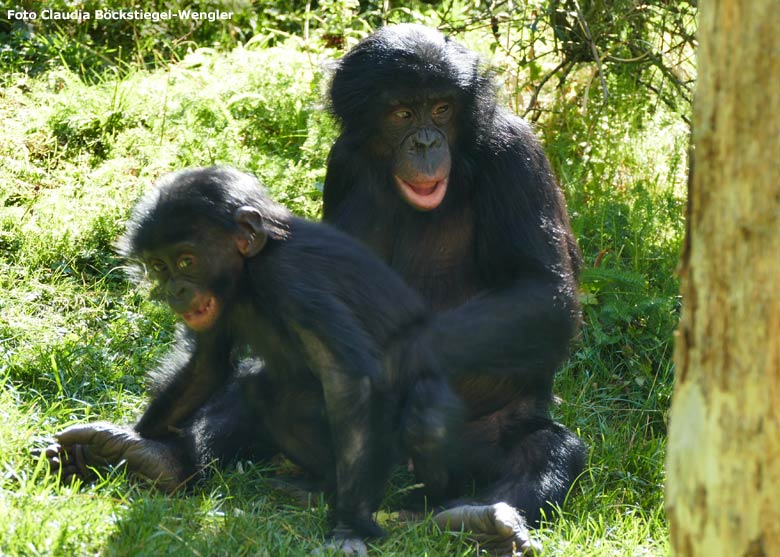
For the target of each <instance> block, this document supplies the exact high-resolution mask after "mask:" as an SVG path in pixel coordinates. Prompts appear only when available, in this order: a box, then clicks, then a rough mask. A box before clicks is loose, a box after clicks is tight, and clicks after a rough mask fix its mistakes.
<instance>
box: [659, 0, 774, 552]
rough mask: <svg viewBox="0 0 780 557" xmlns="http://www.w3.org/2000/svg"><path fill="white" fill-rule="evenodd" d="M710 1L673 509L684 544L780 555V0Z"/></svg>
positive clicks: (699, 95) (705, 7) (677, 543)
mask: <svg viewBox="0 0 780 557" xmlns="http://www.w3.org/2000/svg"><path fill="white" fill-rule="evenodd" d="M699 15H700V28H699V40H700V44H699V78H698V83H697V90H696V97H695V101H694V120H693V122H694V123H693V128H694V135H693V144H694V150H693V166H692V177H691V180H690V182H689V190H690V191H689V200H688V222H687V226H688V233H687V237H686V244H685V248H684V252H683V261H682V297H683V315H682V319H681V321H680V326H679V330H678V335H677V345H676V349H675V363H676V384H675V393H674V400H673V403H672V412H671V424H670V431H669V443H668V455H667V463H666V464H667V475H668V479H667V488H666V510H667V516H668V518H669V523H670V529H671V540H672V547H673V550H674V554H675V555H676V556H677V557H692V556H697V557H699V556H700V557H704V556H706V557H718V556H724V557H726V556H727V557H777V556H780V170H779V169H780V89H779V88H780V5H779V4H778V3H777V1H776V0H712V1H705V2H702V4H701V11H700V14H699Z"/></svg>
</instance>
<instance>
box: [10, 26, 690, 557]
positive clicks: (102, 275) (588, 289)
mask: <svg viewBox="0 0 780 557" xmlns="http://www.w3.org/2000/svg"><path fill="white" fill-rule="evenodd" d="M330 54H332V53H330ZM328 55H329V53H328V52H327V51H323V53H322V55H315V54H312V53H311V52H309V53H305V52H303V51H301V50H300V49H299V48H298V46H296V43H294V42H292V41H290V42H289V43H288V44H280V45H279V46H277V47H275V48H261V45H260V44H259V43H257V44H254V45H252V44H249V45H247V46H245V47H239V48H237V49H234V50H232V51H231V52H229V53H218V52H216V51H214V50H210V49H199V50H194V51H193V52H191V53H190V54H189V55H188V56H186V57H185V58H184V59H183V60H182V61H181V62H179V63H177V64H173V65H170V66H168V67H164V68H160V69H157V70H142V69H136V70H132V71H126V72H124V73H123V75H122V76H121V77H120V78H115V77H111V76H112V74H110V73H109V74H104V75H103V77H102V78H101V79H100V80H92V81H91V82H90V84H86V83H85V82H83V81H82V80H81V79H79V78H78V77H77V76H76V75H75V74H73V73H71V72H70V71H68V70H63V69H57V68H54V69H52V70H50V71H46V72H43V73H41V74H39V75H37V76H35V77H28V76H25V75H24V74H23V73H19V74H16V75H14V76H7V77H6V78H5V81H4V85H2V86H0V121H2V122H3V126H2V127H0V292H2V295H1V296H0V389H1V391H0V517H2V518H0V555H3V556H34V555H52V556H59V555H62V556H82V555H85V556H86V555H139V556H140V555H144V556H148V555H177V556H178V555H183V556H186V555H195V556H198V555H203V556H215V555H225V556H266V555H267V556H269V557H276V556H285V555H290V556H300V555H306V554H307V553H308V552H309V551H310V550H311V549H313V548H314V547H316V546H317V544H318V543H320V542H321V540H322V538H323V536H324V534H325V531H326V528H327V526H326V523H325V508H324V506H323V505H322V504H321V502H319V501H314V502H312V505H311V508H309V509H300V508H297V507H295V506H294V505H292V504H291V502H290V501H288V500H286V499H285V497H284V496H283V495H281V494H279V493H276V492H274V491H273V490H272V489H271V488H270V487H269V485H268V484H267V482H266V479H267V478H268V477H271V476H273V474H274V470H273V469H269V468H264V467H262V466H260V465H258V464H251V463H243V464H242V465H241V466H240V467H238V468H236V469H230V470H226V471H221V472H218V473H217V474H215V475H214V477H213V478H212V479H210V480H209V481H208V482H206V483H205V484H204V485H202V486H199V487H197V488H196V489H195V490H194V491H193V493H191V494H188V495H179V496H174V497H168V496H163V495H160V494H157V493H155V492H153V491H151V490H150V489H148V488H147V487H146V486H143V485H136V484H134V483H133V482H130V481H129V480H128V479H127V478H125V477H123V476H122V475H121V474H120V473H113V474H109V475H108V476H107V477H106V478H104V479H102V480H101V481H99V482H97V483H96V484H95V485H89V486H83V487H81V488H78V487H63V486H60V485H58V484H57V482H56V481H55V478H52V477H50V476H49V474H48V472H47V470H46V469H45V467H44V466H42V463H41V462H37V461H36V460H35V459H34V458H33V457H32V456H31V455H30V452H29V449H30V448H31V447H33V446H40V445H41V444H42V443H43V442H44V438H45V436H47V435H51V434H53V433H54V432H56V431H57V430H59V429H61V428H62V427H64V426H66V425H68V424H70V423H73V422H77V421H83V420H92V419H107V420H112V421H118V422H122V423H130V422H132V421H133V419H134V417H135V416H137V414H138V412H139V408H141V407H142V406H143V404H144V400H145V393H144V372H145V370H147V369H149V368H150V367H151V366H153V365H154V362H155V361H156V360H157V359H158V358H159V357H160V355H161V354H163V353H164V352H165V350H166V347H167V346H168V344H169V343H170V340H171V332H172V326H173V319H172V317H171V316H170V315H169V314H168V313H167V312H166V311H165V310H164V309H163V308H160V307H158V306H156V305H154V304H151V303H149V302H147V301H145V300H144V299H143V296H142V295H141V293H139V292H137V291H135V290H134V289H133V288H132V287H130V286H129V285H128V283H127V282H126V279H125V278H124V276H123V273H122V269H121V265H122V264H121V261H119V260H118V259H117V258H116V257H115V255H114V254H113V250H112V247H111V245H112V242H113V240H114V239H115V238H116V236H117V235H118V233H119V231H120V230H121V226H122V221H123V219H124V218H125V217H126V215H127V213H128V210H129V208H130V207H131V205H132V203H133V201H134V200H135V199H136V198H137V197H138V195H139V194H140V192H142V191H144V190H145V189H146V188H147V187H149V185H150V184H151V183H152V182H153V181H154V180H155V179H156V178H157V177H159V176H160V175H161V174H163V173H165V172H167V171H169V170H172V169H177V168H181V167H184V166H188V165H204V164H212V163H225V164H231V165H234V166H237V167H239V168H241V169H244V170H248V171H251V172H254V173H256V174H257V175H258V176H259V177H260V178H261V180H263V181H264V182H265V183H266V184H268V185H269V186H270V187H271V191H272V194H273V195H274V197H275V198H276V199H278V200H279V201H281V202H283V203H285V204H287V205H288V206H290V207H291V208H292V209H293V210H295V211H296V212H298V213H299V214H303V215H306V216H309V217H313V218H317V217H318V215H319V211H320V202H321V194H320V192H319V189H318V187H317V185H318V184H319V183H321V182H322V179H323V176H324V168H325V158H326V155H327V151H328V147H329V145H330V143H331V141H332V139H333V137H334V127H333V124H332V122H331V121H330V120H329V118H328V117H327V116H326V115H325V114H324V113H323V111H322V108H321V104H322V101H323V97H322V90H323V80H324V77H323V72H322V69H321V64H322V62H323V60H324V58H325V57H327V56H328ZM616 97H617V98H616V100H615V105H614V106H612V107H610V108H608V109H607V110H605V111H602V112H601V113H598V114H595V113H594V114H586V113H583V112H582V111H580V110H579V104H578V103H571V105H569V106H568V108H566V107H567V104H566V103H559V104H558V105H557V106H558V107H559V108H562V109H561V110H560V111H558V112H556V113H555V114H554V115H553V116H551V117H550V118H548V119H547V120H545V121H543V122H542V123H541V124H540V126H539V130H538V131H539V134H540V136H541V137H542V139H543V141H544V142H545V144H546V147H547V150H548V153H549V155H550V157H551V160H552V162H553V166H554V168H555V170H556V173H557V174H558V175H559V177H560V178H561V182H562V185H563V187H564V189H565V191H566V194H567V197H568V199H569V208H570V213H571V215H572V223H573V226H574V229H575V231H576V233H577V235H578V237H579V239H580V242H581V245H582V248H583V252H584V255H585V260H586V265H585V269H584V271H583V276H582V279H583V280H582V283H583V284H582V300H583V307H584V317H585V324H584V328H583V334H582V337H581V340H580V341H579V343H578V344H577V346H576V347H575V349H574V350H573V353H572V357H571V360H570V363H569V364H568V365H567V366H566V368H565V369H564V370H563V371H562V372H561V374H559V377H558V382H557V392H558V394H559V395H560V396H561V398H562V403H561V404H560V405H559V406H558V407H557V408H556V409H555V411H554V412H555V415H556V417H557V418H559V419H560V420H562V421H563V422H564V423H566V424H567V425H569V426H570V427H571V428H573V429H575V430H576V431H577V432H578V433H579V434H580V435H581V436H582V438H583V439H584V440H585V441H586V442H587V444H588V445H589V447H590V448H591V454H590V460H589V465H588V469H587V471H586V472H585V474H584V475H583V478H582V480H581V482H580V484H579V488H578V489H577V490H576V493H573V494H572V496H571V498H570V501H569V502H568V503H567V505H566V506H565V508H564V509H563V511H562V513H561V516H559V517H554V519H553V520H551V521H550V522H549V523H547V524H545V526H544V527H543V528H541V529H540V530H539V531H538V532H537V536H538V537H539V538H540V539H541V541H543V542H544V544H545V546H546V547H547V549H548V554H549V555H560V556H566V557H575V556H586V555H587V556H624V555H625V556H645V555H657V556H660V555H666V554H668V542H667V526H666V523H665V519H664V516H663V484H664V471H663V459H664V450H665V442H666V441H665V435H666V412H667V410H668V407H669V398H670V395H671V389H672V372H673V369H672V364H671V362H670V356H671V334H672V330H673V328H674V325H675V323H676V319H677V311H678V306H679V300H678V296H677V284H676V279H675V278H674V269H675V265H676V260H677V254H678V251H679V247H680V241H681V236H682V222H683V216H682V212H683V211H682V206H683V202H684V197H683V189H684V183H685V145H686V141H687V130H686V129H685V127H684V126H681V125H680V124H679V119H678V118H677V117H676V115H674V114H670V113H668V112H665V111H663V110H661V109H658V110H655V111H652V110H648V105H647V103H644V102H642V101H641V100H634V99H633V98H632V96H631V95H630V91H629V92H626V93H625V95H624V96H623V97H622V98H621V97H619V96H617V95H616ZM403 488H404V483H403V481H401V480H399V481H397V482H394V483H393V485H392V486H391V487H390V488H389V490H388V505H387V506H386V508H385V509H384V511H383V513H382V517H381V521H382V522H383V524H384V525H385V526H386V527H387V528H388V531H389V534H390V535H389V537H388V538H387V539H386V540H383V541H381V542H379V543H377V544H376V546H375V547H374V548H373V549H372V555H387V556H398V557H400V556H407V555H421V556H424V555H428V556H445V555H446V556H463V557H466V556H475V555H477V554H478V553H477V551H476V549H475V548H473V547H472V546H471V545H470V544H468V543H466V541H465V539H464V536H462V535H459V534H441V533H437V532H436V531H435V528H434V527H433V526H432V525H431V524H429V523H423V524H406V523H404V522H402V521H401V520H399V519H398V517H397V516H396V515H394V514H393V512H394V511H395V510H397V509H396V508H394V507H393V505H392V501H393V500H394V499H396V497H394V494H397V493H398V492H399V490H402V489H403Z"/></svg>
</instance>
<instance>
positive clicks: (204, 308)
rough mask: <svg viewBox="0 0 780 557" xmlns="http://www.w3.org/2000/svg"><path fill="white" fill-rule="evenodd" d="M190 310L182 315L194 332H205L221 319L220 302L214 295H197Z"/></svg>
mask: <svg viewBox="0 0 780 557" xmlns="http://www.w3.org/2000/svg"><path fill="white" fill-rule="evenodd" d="M190 308H191V309H190V310H189V311H185V312H184V313H182V314H181V318H182V319H184V322H185V323H186V324H187V326H188V327H189V328H190V329H192V330H193V331H205V330H206V329H208V328H210V327H211V326H212V325H213V324H214V323H215V322H216V321H217V318H218V317H219V302H218V301H217V298H216V297H214V295H212V294H201V293H198V294H196V295H195V298H193V300H192V304H191V305H190Z"/></svg>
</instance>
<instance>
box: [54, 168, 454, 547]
mask: <svg viewBox="0 0 780 557" xmlns="http://www.w3.org/2000/svg"><path fill="white" fill-rule="evenodd" d="M120 248H121V251H122V253H123V255H124V256H125V257H126V258H127V259H128V260H129V262H130V263H131V264H133V265H135V266H136V268H137V274H139V275H140V276H141V277H142V278H146V277H148V278H149V279H150V281H151V283H152V284H153V286H154V289H153V291H152V293H153V296H154V297H156V298H158V299H160V300H163V301H165V302H166V303H168V304H169V305H170V306H171V308H172V309H173V310H174V311H175V312H176V313H177V314H179V315H180V316H181V318H182V321H183V325H184V326H182V327H180V329H179V339H178V341H177V343H176V346H175V349H174V352H173V355H172V356H171V357H170V358H169V359H168V360H167V361H166V362H165V363H164V364H163V365H162V367H161V368H160V369H159V370H158V371H157V382H156V383H157V386H156V389H155V391H156V392H155V393H154V395H153V397H152V400H151V402H150V403H149V406H148V407H147V408H146V410H145V411H144V413H143V415H142V416H141V418H140V420H139V421H138V423H137V424H136V425H135V427H134V428H133V431H124V432H123V433H121V434H120V433H118V430H117V428H115V426H111V425H104V427H102V428H101V427H100V426H96V425H95V424H91V425H87V426H77V427H76V428H75V429H71V430H67V431H66V432H64V433H63V434H61V435H60V442H61V444H62V445H63V446H64V450H63V449H62V448H56V447H53V448H52V451H51V453H52V454H51V455H50V456H51V457H52V458H58V459H60V463H61V460H62V459H63V458H64V459H65V460H66V463H65V470H63V471H64V472H70V471H72V472H73V473H75V474H77V475H82V476H84V475H86V474H88V470H87V467H88V466H89V465H90V464H93V465H94V464H100V460H99V459H102V460H104V461H108V462H113V463H116V462H117V461H118V460H119V458H124V459H126V460H127V461H128V466H129V467H130V470H131V472H136V471H137V468H138V466H137V463H136V462H135V461H134V460H133V459H134V458H135V459H136V460H137V458H144V457H145V458H147V459H148V460H150V461H151V462H150V463H147V464H143V463H142V466H141V472H142V473H143V475H145V476H147V477H150V478H152V479H154V480H156V481H158V482H160V484H161V487H163V488H167V489H174V488H175V487H176V486H177V484H179V483H181V482H183V481H184V480H185V479H186V478H187V477H188V476H189V475H190V474H193V473H195V472H197V466H194V464H196V463H197V464H199V463H200V462H201V460H200V459H199V458H197V455H192V454H191V453H190V454H188V453H187V452H186V451H183V450H181V449H179V450H178V451H172V450H169V449H165V448H164V446H165V445H166V444H168V445H170V446H171V447H176V445H177V443H178V444H185V445H186V444H190V443H191V442H192V441H193V440H194V442H195V443H196V444H198V443H204V444H207V443H209V442H212V443H216V441H215V440H214V437H222V435H223V433H222V432H220V431H218V430H217V429H215V430H213V431H211V432H210V433H209V434H208V436H207V435H206V434H205V432H203V431H198V430H196V431H195V435H194V436H189V438H187V436H185V437H182V438H179V437H177V435H178V434H180V427H181V426H182V424H186V423H188V420H190V418H191V416H192V414H193V413H195V412H196V411H197V410H198V409H200V408H201V406H203V404H204V403H206V401H208V400H209V399H211V398H212V395H214V393H218V392H219V391H220V389H221V388H222V387H224V385H225V384H226V383H227V382H228V381H229V380H230V379H232V378H233V377H235V375H236V368H237V360H239V359H241V358H242V357H244V358H245V357H246V356H247V355H250V356H254V357H260V358H262V360H263V364H262V365H256V366H252V365H250V366H244V367H247V369H246V370H245V371H247V372H248V373H249V376H248V379H247V380H246V381H243V383H244V389H243V395H244V397H243V399H242V401H243V403H244V405H245V408H246V409H247V410H248V415H247V416H246V417H245V418H244V419H245V422H246V423H245V425H244V427H245V428H246V429H249V430H252V431H253V434H252V435H251V436H250V435H246V436H242V437H240V438H238V439H237V441H238V444H237V445H234V446H233V447H232V448H231V450H232V451H238V450H240V449H242V448H248V446H250V445H252V444H260V443H262V444H264V446H263V447H262V451H263V452H264V453H270V452H282V453H284V454H285V455H287V456H288V457H289V458H290V459H292V460H293V461H294V462H296V463H298V464H300V465H301V466H302V467H303V468H304V469H305V470H306V471H308V472H309V473H311V474H312V475H313V476H315V477H316V478H318V479H320V480H321V481H322V484H323V486H324V487H325V489H326V490H327V491H328V492H329V493H332V494H333V495H334V499H333V501H332V508H333V509H334V518H335V527H334V530H333V536H334V537H335V538H336V539H337V541H335V542H334V543H335V544H337V545H342V544H348V545H350V544H354V543H357V544H359V545H360V544H361V543H362V542H360V538H362V537H365V536H377V535H381V534H382V530H381V529H380V528H379V526H378V525H377V524H376V523H375V522H374V519H373V516H372V515H373V513H374V512H376V510H377V509H378V507H379V504H380V502H381V498H382V495H383V494H384V489H385V481H386V479H387V477H388V476H389V473H390V471H391V470H392V468H393V466H394V465H395V464H396V463H398V462H400V460H401V459H402V457H404V456H406V457H409V458H411V460H412V462H413V464H414V469H415V471H416V472H417V473H418V477H419V479H420V481H422V482H424V483H425V484H426V485H430V486H431V487H432V488H433V489H434V490H435V491H441V490H442V488H443V485H442V484H444V483H446V481H447V478H446V474H447V468H446V466H445V463H446V461H447V460H448V459H449V458H451V452H450V451H451V449H452V447H453V445H455V443H454V439H455V437H456V435H459V430H457V429H455V428H456V427H457V425H458V424H459V423H460V420H459V414H460V412H459V410H460V402H459V401H458V399H457V397H455V396H454V394H453V393H452V392H451V390H450V388H449V384H448V382H447V381H446V380H445V379H443V378H442V377H441V376H439V375H438V374H437V373H436V372H435V370H433V369H430V368H423V367H419V368H414V369H412V368H411V367H408V366H406V365H405V364H406V362H407V361H409V362H411V363H412V365H419V363H420V362H419V358H418V357H415V358H408V357H407V356H405V353H406V350H405V348H404V338H405V336H406V335H408V334H411V333H413V331H415V330H416V329H417V328H419V327H421V326H424V324H425V320H426V318H427V312H426V310H425V306H424V303H423V302H422V300H421V299H420V298H419V296H418V295H417V294H416V293H415V292H414V291H412V290H411V289H410V288H409V287H408V286H406V285H405V284H404V282H403V280H402V279H401V278H400V277H399V276H398V275H397V274H396V273H394V272H393V271H392V270H391V269H389V268H388V267H387V265H385V264H384V263H382V262H381V261H380V260H379V259H378V258H377V257H376V256H375V255H373V254H372V253H371V252H370V251H369V250H368V249H366V248H365V247H364V246H362V245H361V244H360V243H359V242H357V241H356V240H354V239H352V238H349V237H348V236H346V235H345V234H344V233H342V232H340V231H338V230H336V229H334V228H332V227H330V226H328V225H326V224H321V223H311V222H308V221H305V220H302V219H299V218H296V217H293V216H292V215H291V214H290V213H289V212H288V211H287V210H286V209H285V208H283V207H282V206H281V205H278V204H276V203H273V202H272V201H271V200H270V199H268V197H267V196H266V194H265V193H264V191H263V190H262V189H261V188H260V186H259V184H258V183H257V181H256V180H255V179H254V178H252V177H251V176H249V175H246V174H243V173H241V172H238V171H235V170H232V169H228V168H203V169H190V170H185V171H182V172H177V173H173V174H170V175H168V176H167V177H165V178H164V179H163V180H161V182H160V184H159V185H158V187H157V188H155V189H154V190H152V191H151V192H149V194H147V195H146V196H145V197H144V198H143V199H142V200H141V201H140V203H139V204H138V206H137V207H136V209H135V211H134V212H133V217H132V218H131V219H130V221H129V224H128V226H127V231H126V233H125V235H124V236H123V237H122V239H121V240H120ZM425 350H427V348H425ZM422 360H423V361H430V358H427V357H425V356H423V358H422ZM245 361H246V360H245ZM250 361H251V360H250ZM239 381H241V380H239ZM453 430H454V431H453ZM85 432H86V434H88V435H91V437H90V438H89V439H85V438H84V434H85ZM231 433H232V432H231V431H230V430H228V431H227V432H226V435H225V438H224V439H222V440H221V441H220V443H221V445H222V447H223V448H227V447H228V446H230V443H231V439H234V438H232V437H231ZM106 446H113V449H107V448H106ZM112 451H114V452H113V453H112ZM117 451H118V452H117ZM144 451H146V452H144ZM139 452H140V453H141V455H140V457H138V455H137V453H139ZM63 453H65V454H63ZM69 453H73V456H72V465H73V467H72V469H71V468H69V464H71V463H70V462H67V459H68V458H69ZM95 456H97V457H98V460H97V461H96V460H95ZM182 457H186V458H182ZM193 457H195V458H193ZM80 460H81V462H80ZM160 460H163V462H162V464H161V465H159V466H160V468H161V470H160V473H159V474H156V475H155V474H150V473H149V466H151V465H152V464H154V462H157V461H160ZM166 466H168V469H166Z"/></svg>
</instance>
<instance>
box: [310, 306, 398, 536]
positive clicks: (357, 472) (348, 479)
mask: <svg viewBox="0 0 780 557" xmlns="http://www.w3.org/2000/svg"><path fill="white" fill-rule="evenodd" d="M324 307H326V308H327V309H326V310H323V308H324ZM319 308H320V309H319V311H320V312H322V311H325V312H326V313H325V314H326V315H327V319H320V320H316V319H312V320H307V322H306V323H305V324H304V323H301V330H300V331H299V333H300V335H301V339H302V340H303V342H304V345H305V347H306V352H307V357H308V359H309V361H310V363H311V366H312V368H313V369H314V370H315V373H317V374H318V375H319V378H320V381H321V382H322V388H323V392H324V395H325V405H326V411H327V414H328V421H329V424H330V427H331V434H332V437H333V444H334V449H335V457H336V504H335V515H336V518H337V521H338V523H337V525H336V527H335V528H334V530H333V532H332V536H333V537H337V538H351V537H379V536H382V535H384V532H383V531H382V529H381V528H380V527H379V526H378V525H377V524H376V522H374V520H373V517H372V514H373V513H374V512H375V511H376V510H377V508H378V507H379V504H380V502H381V498H382V495H383V494H384V488H385V482H386V480H387V478H388V476H389V473H390V470H391V468H392V466H393V465H394V464H395V462H394V460H393V458H392V450H393V441H392V439H393V437H392V431H391V428H390V423H391V422H390V420H391V419H392V409H390V408H386V406H385V404H384V403H383V398H382V397H378V396H376V388H377V382H378V381H380V377H379V376H380V374H381V367H380V365H381V364H380V361H379V359H378V357H377V354H376V348H375V347H374V345H373V342H372V340H371V339H370V338H369V337H368V336H367V335H366V333H365V332H364V331H363V329H362V328H361V327H360V326H359V324H358V323H357V322H356V321H355V320H354V318H353V317H352V316H351V314H350V312H349V309H348V308H345V307H344V306H343V305H341V304H339V303H338V302H335V301H334V302H330V303H328V302H322V301H320V305H319Z"/></svg>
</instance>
